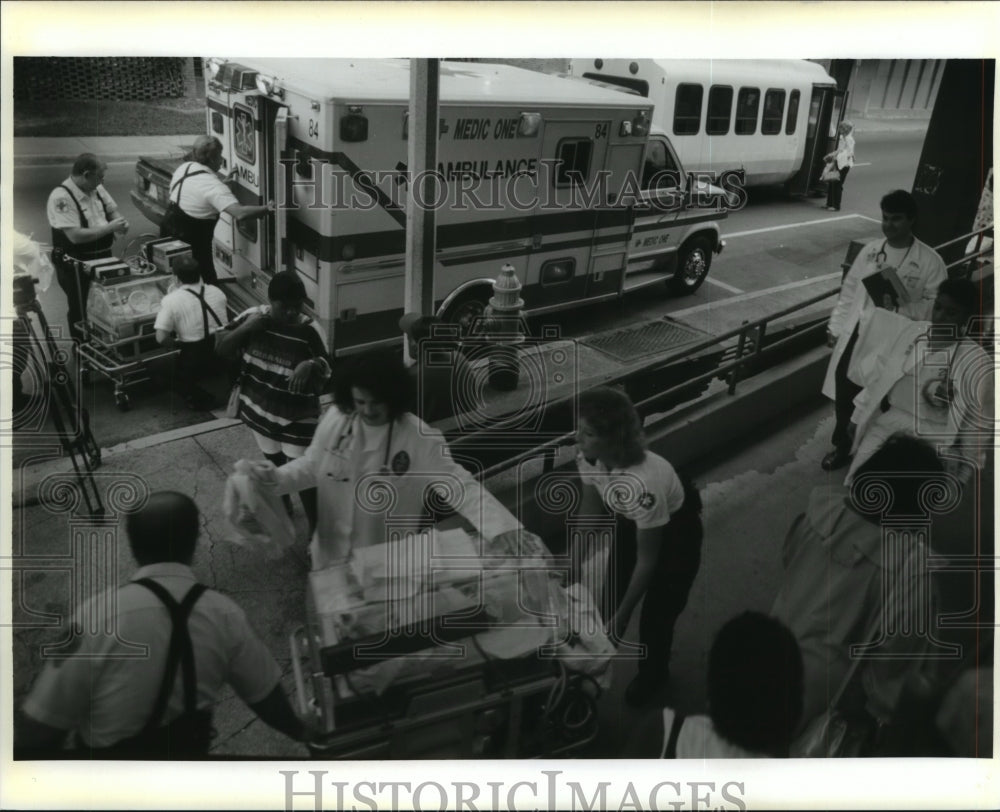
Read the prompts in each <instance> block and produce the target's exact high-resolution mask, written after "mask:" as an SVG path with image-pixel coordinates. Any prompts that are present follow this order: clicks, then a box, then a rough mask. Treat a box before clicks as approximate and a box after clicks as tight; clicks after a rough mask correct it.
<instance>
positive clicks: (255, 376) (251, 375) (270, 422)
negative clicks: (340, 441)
mask: <svg viewBox="0 0 1000 812" xmlns="http://www.w3.org/2000/svg"><path fill="white" fill-rule="evenodd" d="M269 310H270V308H269V307H267V306H266V305H263V306H261V307H254V308H251V309H250V310H247V311H245V312H244V313H241V314H240V315H239V316H238V317H237V318H236V319H235V320H234V321H233V322H232V324H230V325H229V326H230V327H231V328H235V327H238V326H239V325H240V324H242V323H243V322H244V321H245V320H246V319H247V318H249V317H250V316H251V315H253V314H255V313H267V312H268V311H269ZM313 359H323V360H324V361H325V360H326V346H325V344H324V341H323V335H322V333H321V332H320V331H319V328H318V327H317V326H316V324H315V323H314V322H313V321H312V320H311V319H309V318H307V317H306V316H302V317H301V319H300V321H299V322H298V323H297V324H287V325H285V324H282V325H275V326H274V327H272V328H271V329H269V330H266V331H265V332H263V333H258V334H257V335H255V336H253V338H251V339H250V340H249V341H248V342H247V343H246V345H245V346H244V347H243V355H242V363H241V369H240V378H239V384H240V406H239V417H240V419H241V420H242V421H243V422H244V423H246V424H247V426H249V427H250V428H251V429H253V430H254V431H257V432H259V433H260V434H262V435H264V436H265V437H267V438H269V439H271V440H274V441H276V442H280V443H289V444H291V445H298V446H308V445H309V443H310V442H311V441H312V436H313V434H314V433H315V431H316V424H317V423H318V421H319V395H318V394H317V390H316V389H315V388H313V389H312V390H311V391H307V392H299V393H295V392H291V391H290V390H289V388H288V381H289V379H290V378H291V376H292V373H293V372H294V371H295V368H296V367H297V366H298V365H299V364H301V363H302V362H303V361H309V360H313Z"/></svg>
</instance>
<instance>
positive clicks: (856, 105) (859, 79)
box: [847, 59, 945, 119]
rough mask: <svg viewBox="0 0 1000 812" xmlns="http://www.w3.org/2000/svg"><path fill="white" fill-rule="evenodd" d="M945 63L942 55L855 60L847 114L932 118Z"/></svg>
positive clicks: (876, 116)
mask: <svg viewBox="0 0 1000 812" xmlns="http://www.w3.org/2000/svg"><path fill="white" fill-rule="evenodd" d="M944 64H945V60H943V59H859V60H855V62H854V68H853V71H852V72H851V78H850V81H849V83H848V86H847V91H848V93H849V94H850V95H849V97H848V100H847V105H848V106H847V115H848V117H849V118H850V117H851V116H854V117H858V118H927V119H929V118H930V116H931V111H932V110H933V109H934V101H935V100H936V99H937V93H938V87H939V86H940V84H941V75H942V73H943V71H944Z"/></svg>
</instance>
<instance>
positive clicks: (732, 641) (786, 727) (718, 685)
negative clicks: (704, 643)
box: [708, 612, 805, 757]
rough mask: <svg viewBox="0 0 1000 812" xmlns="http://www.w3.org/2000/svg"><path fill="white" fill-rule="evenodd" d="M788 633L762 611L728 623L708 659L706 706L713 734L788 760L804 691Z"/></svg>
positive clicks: (797, 653) (799, 663)
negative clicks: (713, 730)
mask: <svg viewBox="0 0 1000 812" xmlns="http://www.w3.org/2000/svg"><path fill="white" fill-rule="evenodd" d="M804 679H805V677H804V667H803V664H802V652H801V650H800V649H799V644H798V641H797V640H796V639H795V636H794V635H793V634H792V632H791V631H790V630H789V629H788V628H787V627H786V626H785V625H784V624H783V623H781V622H780V621H779V620H777V619H775V618H773V617H769V616H767V615H764V614H761V613H760V612H743V613H742V614H740V615H737V616H736V617H734V618H732V619H731V620H729V621H727V622H726V623H725V624H724V625H723V626H722V628H721V629H720V630H719V633H718V634H717V635H716V636H715V640H714V642H713V643H712V649H711V651H710V652H709V655H708V708H709V714H710V716H711V718H712V725H713V727H714V728H715V731H716V733H718V734H719V735H720V736H722V737H723V738H724V739H726V740H727V741H730V742H732V743H733V744H735V745H738V746H739V747H742V748H744V749H745V750H751V751H753V752H755V753H766V754H768V755H771V756H777V757H782V756H787V755H788V748H789V745H790V744H791V742H792V738H793V736H794V734H795V730H796V728H797V727H798V724H799V720H800V719H801V718H802V702H803V699H802V697H803V690H804V687H803V686H804Z"/></svg>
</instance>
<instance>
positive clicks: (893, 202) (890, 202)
mask: <svg viewBox="0 0 1000 812" xmlns="http://www.w3.org/2000/svg"><path fill="white" fill-rule="evenodd" d="M880 205H881V207H882V211H887V212H889V214H905V215H906V217H907V218H908V219H910V220H916V219H917V199H916V198H915V197H914V196H913V195H911V194H910V193H909V192H907V191H906V190H904V189H895V190H893V191H891V192H889V194H887V195H886V196H885V197H883V198H882V202H881V204H880Z"/></svg>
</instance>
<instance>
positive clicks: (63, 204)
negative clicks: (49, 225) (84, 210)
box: [56, 200, 69, 214]
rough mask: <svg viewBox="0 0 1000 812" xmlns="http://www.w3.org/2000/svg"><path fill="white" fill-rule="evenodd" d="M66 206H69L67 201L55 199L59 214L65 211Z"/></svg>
mask: <svg viewBox="0 0 1000 812" xmlns="http://www.w3.org/2000/svg"><path fill="white" fill-rule="evenodd" d="M68 208H69V203H67V202H66V201H65V200H57V201H56V211H57V212H59V213H60V214H61V213H63V212H65V211H66V210H67V209H68Z"/></svg>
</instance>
